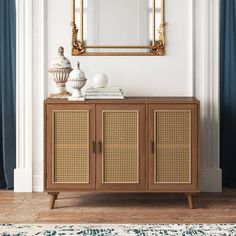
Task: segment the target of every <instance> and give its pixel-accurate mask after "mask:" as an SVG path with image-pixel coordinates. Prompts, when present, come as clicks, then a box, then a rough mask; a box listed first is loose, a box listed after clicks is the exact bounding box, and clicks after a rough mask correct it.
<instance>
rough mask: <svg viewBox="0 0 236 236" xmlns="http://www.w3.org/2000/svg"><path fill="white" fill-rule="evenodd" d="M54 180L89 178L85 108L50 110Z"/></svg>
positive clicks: (80, 180)
mask: <svg viewBox="0 0 236 236" xmlns="http://www.w3.org/2000/svg"><path fill="white" fill-rule="evenodd" d="M53 127H54V163H53V167H54V182H56V183H88V182H89V113H88V111H55V112H54V125H53Z"/></svg>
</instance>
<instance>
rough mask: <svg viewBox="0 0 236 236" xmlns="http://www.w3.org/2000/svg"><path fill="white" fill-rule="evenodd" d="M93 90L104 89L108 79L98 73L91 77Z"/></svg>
mask: <svg viewBox="0 0 236 236" xmlns="http://www.w3.org/2000/svg"><path fill="white" fill-rule="evenodd" d="M92 80H93V88H104V87H106V86H107V84H108V78H107V76H106V75H105V74H104V73H98V74H96V75H94V76H93V79H92Z"/></svg>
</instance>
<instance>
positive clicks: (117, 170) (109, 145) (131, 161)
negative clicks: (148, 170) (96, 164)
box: [103, 111, 139, 183]
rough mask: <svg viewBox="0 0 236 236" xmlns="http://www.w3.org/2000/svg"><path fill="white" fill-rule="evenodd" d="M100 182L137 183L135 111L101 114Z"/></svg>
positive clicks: (136, 125)
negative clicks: (101, 153) (101, 163)
mask: <svg viewBox="0 0 236 236" xmlns="http://www.w3.org/2000/svg"><path fill="white" fill-rule="evenodd" d="M103 145H104V146H103V148H104V152H103V182H104V183H137V182H138V180H139V177H138V175H139V174H138V166H139V154H138V112H137V111H134V112H130V111H104V112H103Z"/></svg>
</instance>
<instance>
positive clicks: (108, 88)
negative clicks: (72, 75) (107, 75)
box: [86, 87, 121, 92]
mask: <svg viewBox="0 0 236 236" xmlns="http://www.w3.org/2000/svg"><path fill="white" fill-rule="evenodd" d="M86 91H88V92H90V91H93V92H104V91H112V92H119V91H121V88H119V87H104V88H87V89H86Z"/></svg>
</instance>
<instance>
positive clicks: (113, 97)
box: [85, 95, 124, 99]
mask: <svg viewBox="0 0 236 236" xmlns="http://www.w3.org/2000/svg"><path fill="white" fill-rule="evenodd" d="M85 98H86V99H124V96H123V95H120V96H85Z"/></svg>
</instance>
